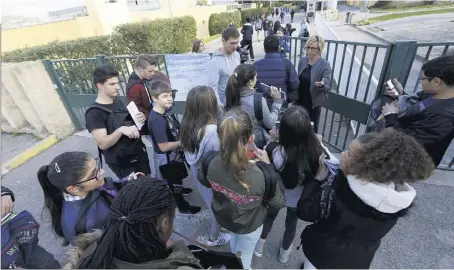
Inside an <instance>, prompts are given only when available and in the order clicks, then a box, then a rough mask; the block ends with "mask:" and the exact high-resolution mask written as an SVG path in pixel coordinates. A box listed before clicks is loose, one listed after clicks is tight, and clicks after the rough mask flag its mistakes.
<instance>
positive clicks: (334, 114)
mask: <svg viewBox="0 0 454 270" xmlns="http://www.w3.org/2000/svg"><path fill="white" fill-rule="evenodd" d="M334 116H336V113H335V112H332V115H331V127H330V129H329V135H328V136H329V138H328V140H329V141H331V138H332V137H331V135H332V133H333V127H334Z"/></svg>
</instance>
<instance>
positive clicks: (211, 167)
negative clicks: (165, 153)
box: [199, 108, 285, 269]
mask: <svg viewBox="0 0 454 270" xmlns="http://www.w3.org/2000/svg"><path fill="white" fill-rule="evenodd" d="M218 129H219V130H218V133H219V140H220V145H222V147H221V148H220V153H219V155H217V156H215V157H214V158H213V159H212V160H211V162H209V164H208V166H207V168H208V170H207V173H206V175H205V174H204V172H203V171H202V170H199V179H200V181H201V183H202V184H203V185H205V186H206V187H208V188H210V187H211V188H212V189H213V202H212V204H211V208H212V210H213V213H214V215H215V217H216V219H217V221H218V222H219V224H221V226H222V227H224V228H226V229H228V230H229V231H231V232H232V239H231V240H230V247H231V251H232V253H234V254H237V253H238V252H241V257H240V258H241V261H242V262H243V268H244V269H250V268H251V263H252V257H253V253H254V247H255V244H256V243H257V241H258V240H259V238H260V234H261V233H262V228H263V222H264V220H265V218H266V216H267V212H268V210H267V208H266V207H265V206H264V205H263V200H264V198H265V196H266V195H265V194H266V192H265V191H266V184H265V176H264V174H263V172H262V170H261V169H260V168H259V167H257V165H256V164H255V163H253V162H250V161H249V158H248V155H247V148H248V145H249V144H252V143H253V142H254V134H253V123H252V121H251V118H250V117H249V115H248V113H246V112H244V111H242V110H241V109H240V108H235V109H231V110H229V111H227V112H226V114H225V116H224V119H223V120H222V121H221V122H220V125H219V127H218ZM255 154H256V156H257V158H258V159H259V160H261V161H263V163H264V164H263V165H264V166H266V168H269V169H270V170H271V171H272V172H274V167H273V165H272V164H271V162H270V160H269V157H268V155H267V154H266V152H265V151H263V150H260V149H257V152H256V153H255ZM270 177H273V179H270V180H271V182H274V180H275V181H278V182H274V185H275V186H274V187H275V193H274V194H271V198H269V203H268V205H269V207H271V208H273V209H280V208H282V207H283V206H284V204H285V201H284V196H283V192H282V188H281V186H280V184H279V181H280V179H279V178H280V177H279V175H278V174H272V175H271V176H270Z"/></svg>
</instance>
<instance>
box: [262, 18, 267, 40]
mask: <svg viewBox="0 0 454 270" xmlns="http://www.w3.org/2000/svg"><path fill="white" fill-rule="evenodd" d="M262 30H263V38H264V39H265V38H266V37H267V36H268V31H269V25H268V19H267V17H264V18H262Z"/></svg>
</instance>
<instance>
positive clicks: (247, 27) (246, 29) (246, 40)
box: [241, 17, 254, 61]
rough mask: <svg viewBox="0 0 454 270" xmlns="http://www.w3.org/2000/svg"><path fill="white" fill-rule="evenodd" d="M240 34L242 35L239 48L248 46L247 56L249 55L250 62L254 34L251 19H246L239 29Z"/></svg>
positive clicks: (252, 58) (252, 57)
mask: <svg viewBox="0 0 454 270" xmlns="http://www.w3.org/2000/svg"><path fill="white" fill-rule="evenodd" d="M241 34H243V40H242V41H241V47H244V46H247V45H249V54H250V55H251V61H254V47H253V46H252V37H253V34H254V28H253V27H252V24H251V18H249V17H248V18H246V23H245V24H244V25H243V28H242V29H241Z"/></svg>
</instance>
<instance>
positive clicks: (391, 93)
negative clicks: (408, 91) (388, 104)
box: [385, 78, 404, 98]
mask: <svg viewBox="0 0 454 270" xmlns="http://www.w3.org/2000/svg"><path fill="white" fill-rule="evenodd" d="M391 81H392V82H393V84H394V89H395V90H396V91H397V93H398V94H399V95H402V93H403V92H404V87H403V86H402V84H401V83H400V82H399V81H398V80H397V79H396V78H394V79H392V80H391ZM385 85H386V90H385V95H387V96H391V97H393V98H397V96H396V93H395V92H394V91H393V90H391V88H389V86H388V84H387V83H385Z"/></svg>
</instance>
